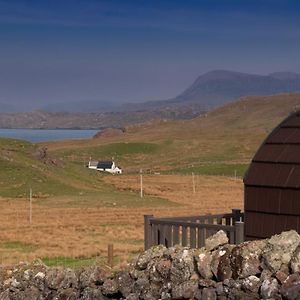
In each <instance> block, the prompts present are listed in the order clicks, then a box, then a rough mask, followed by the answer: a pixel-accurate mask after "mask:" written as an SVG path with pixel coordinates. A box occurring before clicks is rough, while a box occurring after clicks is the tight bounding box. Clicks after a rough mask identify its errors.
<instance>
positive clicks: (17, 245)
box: [1, 241, 36, 253]
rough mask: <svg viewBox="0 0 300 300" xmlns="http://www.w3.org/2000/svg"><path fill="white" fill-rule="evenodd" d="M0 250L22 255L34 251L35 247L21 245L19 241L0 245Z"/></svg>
mask: <svg viewBox="0 0 300 300" xmlns="http://www.w3.org/2000/svg"><path fill="white" fill-rule="evenodd" d="M1 248H3V249H9V250H14V251H18V252H23V253H29V252H32V251H34V250H35V249H36V246H34V245H31V244H26V243H22V242H20V241H11V242H5V243H2V244H1Z"/></svg>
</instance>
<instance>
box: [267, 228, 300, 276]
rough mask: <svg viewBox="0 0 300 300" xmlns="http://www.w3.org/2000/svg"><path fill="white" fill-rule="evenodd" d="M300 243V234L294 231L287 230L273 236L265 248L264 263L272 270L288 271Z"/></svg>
mask: <svg viewBox="0 0 300 300" xmlns="http://www.w3.org/2000/svg"><path fill="white" fill-rule="evenodd" d="M299 244H300V236H299V234H298V233H297V232H296V231H294V230H290V231H286V232H282V233H281V234H278V235H274V236H273V237H271V238H270V239H269V240H268V242H267V245H266V247H265V248H264V250H263V253H262V257H263V263H264V266H265V267H266V268H268V269H269V270H270V271H271V272H273V273H275V272H276V271H279V270H281V271H283V272H286V273H287V272H288V268H289V264H290V261H291V258H292V256H293V253H294V251H295V250H296V248H297V247H298V246H299Z"/></svg>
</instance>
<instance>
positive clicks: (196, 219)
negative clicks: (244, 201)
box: [144, 209, 244, 250]
mask: <svg viewBox="0 0 300 300" xmlns="http://www.w3.org/2000/svg"><path fill="white" fill-rule="evenodd" d="M219 230H223V231H225V232H226V234H227V236H228V238H229V243H230V244H240V243H242V242H243V241H244V214H243V213H241V210H240V209H233V210H232V213H228V214H220V215H206V216H192V217H176V218H154V216H153V215H145V216H144V243H145V244H144V246H145V250H147V249H149V248H150V247H152V246H154V245H160V244H162V245H165V246H166V247H172V246H174V245H176V244H178V245H182V246H189V247H192V248H200V247H203V246H204V243H205V239H206V238H208V237H209V236H211V235H213V234H215V233H216V232H217V231H219Z"/></svg>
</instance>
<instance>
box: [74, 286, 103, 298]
mask: <svg viewBox="0 0 300 300" xmlns="http://www.w3.org/2000/svg"><path fill="white" fill-rule="evenodd" d="M105 299H106V297H105V296H103V295H102V293H101V291H100V290H99V289H97V288H92V287H87V288H85V289H84V290H83V292H82V294H81V296H80V300H105Z"/></svg>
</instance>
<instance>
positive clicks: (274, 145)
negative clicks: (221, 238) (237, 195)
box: [244, 112, 300, 239]
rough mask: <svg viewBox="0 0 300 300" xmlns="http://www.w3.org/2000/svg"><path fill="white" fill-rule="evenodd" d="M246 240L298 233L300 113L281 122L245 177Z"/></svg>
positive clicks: (264, 144) (299, 210)
mask: <svg viewBox="0 0 300 300" xmlns="http://www.w3.org/2000/svg"><path fill="white" fill-rule="evenodd" d="M244 184H245V235H246V239H252V238H265V237H268V236H270V235H272V234H276V233H280V232H282V231H284V230H289V229H295V230H297V231H299V232H300V112H295V113H293V114H291V115H290V116H289V117H287V118H286V119H285V120H284V121H283V122H281V123H280V124H279V125H278V126H277V127H276V128H275V129H274V130H273V131H272V132H271V134H270V135H269V136H268V137H267V138H266V140H265V141H264V142H263V144H262V145H261V147H260V148H259V149H258V151H257V153H256V154H255V156H254V158H253V160H252V163H251V165H250V167H249V170H248V172H247V174H246V176H245V178H244Z"/></svg>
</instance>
